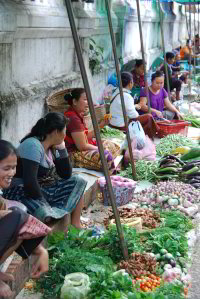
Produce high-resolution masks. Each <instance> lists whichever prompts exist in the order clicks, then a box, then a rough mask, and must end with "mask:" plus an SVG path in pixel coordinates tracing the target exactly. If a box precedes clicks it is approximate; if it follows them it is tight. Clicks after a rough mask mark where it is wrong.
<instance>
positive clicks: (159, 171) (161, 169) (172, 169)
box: [156, 167, 178, 173]
mask: <svg viewBox="0 0 200 299" xmlns="http://www.w3.org/2000/svg"><path fill="white" fill-rule="evenodd" d="M166 172H172V173H177V172H178V170H177V169H176V168H174V167H166V168H160V169H157V170H156V173H166Z"/></svg>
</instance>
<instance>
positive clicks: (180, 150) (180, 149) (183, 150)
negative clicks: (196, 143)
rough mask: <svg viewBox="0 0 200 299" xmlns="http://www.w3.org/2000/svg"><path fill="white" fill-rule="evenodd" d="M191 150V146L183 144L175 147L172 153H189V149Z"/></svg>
mask: <svg viewBox="0 0 200 299" xmlns="http://www.w3.org/2000/svg"><path fill="white" fill-rule="evenodd" d="M190 150H191V148H190V147H188V146H181V147H177V148H176V149H174V150H173V151H172V152H171V153H172V154H173V155H174V154H181V155H184V154H187V153H188V152H189V151H190Z"/></svg>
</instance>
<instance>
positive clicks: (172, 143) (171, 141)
mask: <svg viewBox="0 0 200 299" xmlns="http://www.w3.org/2000/svg"><path fill="white" fill-rule="evenodd" d="M194 145H195V143H194V142H193V141H192V140H191V139H189V138H187V137H184V136H182V135H179V134H171V135H168V136H166V137H164V138H162V139H161V140H160V143H159V144H157V145H156V153H157V155H158V156H160V157H162V156H164V155H168V154H170V153H171V152H172V151H173V150H174V149H176V148H177V147H180V146H194Z"/></svg>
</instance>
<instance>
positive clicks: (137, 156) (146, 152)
mask: <svg viewBox="0 0 200 299" xmlns="http://www.w3.org/2000/svg"><path fill="white" fill-rule="evenodd" d="M131 147H132V153H133V159H134V160H148V161H154V160H156V146H155V144H154V143H153V141H152V140H151V139H150V138H149V137H148V136H145V146H144V148H143V149H142V150H138V149H137V140H136V138H134V139H133V141H132V142H131ZM124 158H125V161H129V160H130V155H129V151H128V150H126V152H125V157H124Z"/></svg>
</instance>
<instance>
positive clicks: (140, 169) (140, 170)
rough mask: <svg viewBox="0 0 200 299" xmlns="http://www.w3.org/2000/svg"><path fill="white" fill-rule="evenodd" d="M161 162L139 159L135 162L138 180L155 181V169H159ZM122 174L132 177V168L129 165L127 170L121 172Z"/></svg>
mask: <svg viewBox="0 0 200 299" xmlns="http://www.w3.org/2000/svg"><path fill="white" fill-rule="evenodd" d="M158 165H159V163H158V162H157V161H145V160H139V161H137V162H136V163H135V168H136V174H137V180H138V181H142V180H146V181H149V182H151V181H154V180H155V171H156V169H158ZM120 175H121V176H123V177H126V178H130V179H132V177H133V176H132V169H131V166H129V167H128V168H127V169H126V170H124V171H122V172H120Z"/></svg>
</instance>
